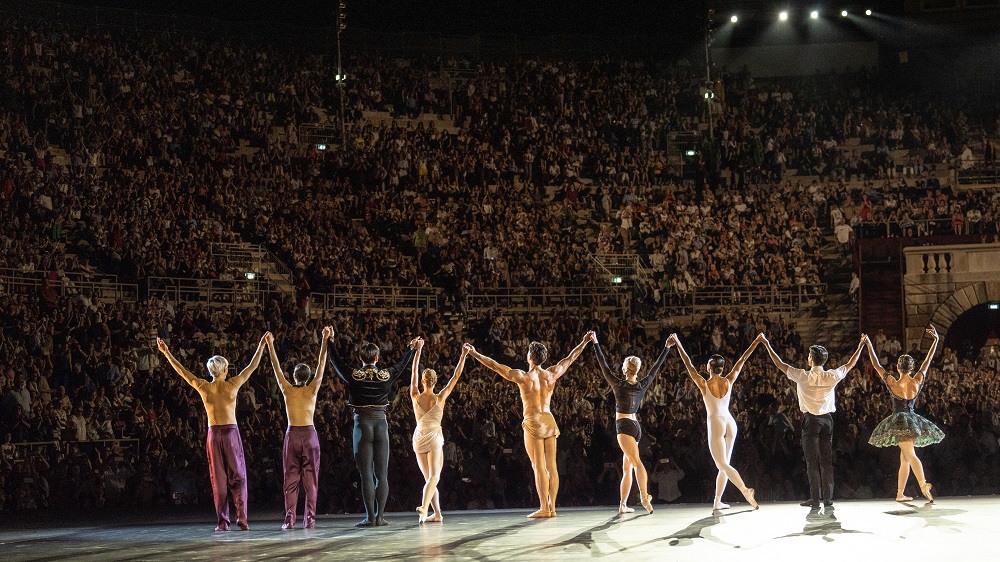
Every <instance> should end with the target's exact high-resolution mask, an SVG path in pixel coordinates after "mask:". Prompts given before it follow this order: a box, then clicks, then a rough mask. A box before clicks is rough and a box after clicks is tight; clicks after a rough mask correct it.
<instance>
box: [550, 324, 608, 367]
mask: <svg viewBox="0 0 1000 562" xmlns="http://www.w3.org/2000/svg"><path fill="white" fill-rule="evenodd" d="M595 341H597V333H595V332H594V331H593V330H591V331H589V332H587V333H586V334H585V335H584V336H583V341H581V342H580V343H578V344H577V345H576V347H574V348H573V351H570V352H569V355H567V356H566V357H565V358H564V359H563V360H562V361H560V362H558V363H556V364H555V365H553V366H552V368H551V369H549V371H550V372H551V373H552V374H554V375H555V376H556V378H559V377H561V376H563V375H565V374H566V371H567V370H569V367H570V365H572V364H573V362H574V361H576V360H577V358H578V357H580V354H581V353H583V349H584V348H585V347H587V344H588V343H590V342H595Z"/></svg>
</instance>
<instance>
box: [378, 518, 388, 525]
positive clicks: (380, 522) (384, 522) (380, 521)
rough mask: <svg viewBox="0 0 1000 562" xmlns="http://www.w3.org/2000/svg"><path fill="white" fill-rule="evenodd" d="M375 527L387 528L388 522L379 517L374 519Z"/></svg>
mask: <svg viewBox="0 0 1000 562" xmlns="http://www.w3.org/2000/svg"><path fill="white" fill-rule="evenodd" d="M375 526H376V527H388V526H389V522H388V521H386V520H385V519H382V518H381V517H376V518H375Z"/></svg>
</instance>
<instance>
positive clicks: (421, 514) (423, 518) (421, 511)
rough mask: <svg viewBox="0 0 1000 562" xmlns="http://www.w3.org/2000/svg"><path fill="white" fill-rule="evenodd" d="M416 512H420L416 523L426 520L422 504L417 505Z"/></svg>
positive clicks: (425, 510) (425, 512)
mask: <svg viewBox="0 0 1000 562" xmlns="http://www.w3.org/2000/svg"><path fill="white" fill-rule="evenodd" d="M417 513H419V514H420V517H418V518H417V523H423V522H424V521H427V509H426V508H425V507H424V506H420V507H418V508H417Z"/></svg>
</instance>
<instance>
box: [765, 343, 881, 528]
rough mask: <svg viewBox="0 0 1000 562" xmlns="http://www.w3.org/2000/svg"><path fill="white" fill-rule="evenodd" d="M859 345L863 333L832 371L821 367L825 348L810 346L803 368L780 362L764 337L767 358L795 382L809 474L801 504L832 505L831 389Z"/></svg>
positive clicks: (852, 361) (844, 373)
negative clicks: (847, 355)
mask: <svg viewBox="0 0 1000 562" xmlns="http://www.w3.org/2000/svg"><path fill="white" fill-rule="evenodd" d="M863 344H864V336H862V337H861V340H860V341H859V342H858V349H857V350H855V351H854V355H852V356H851V358H850V359H848V361H847V364H846V365H841V366H840V367H838V368H836V369H833V370H832V371H830V370H826V369H824V368H823V365H824V364H826V360H827V357H828V356H829V354H828V353H827V351H826V348H824V347H823V346H821V345H814V346H812V347H810V348H809V370H808V371H806V370H804V369H799V368H796V367H792V366H791V365H789V364H788V363H785V362H784V361H782V360H781V358H780V357H778V354H777V353H775V351H774V348H772V347H771V342H770V341H768V339H767V337H766V336H764V345H765V346H766V347H767V353H768V355H770V356H771V361H773V362H774V365H775V366H776V367H778V369H779V370H780V371H781V372H782V373H785V376H787V377H788V378H789V379H791V380H792V381H794V382H795V385H796V395H797V396H798V399H799V409H800V410H801V411H802V452H803V453H804V454H805V457H806V472H807V473H808V475H809V499H808V500H806V501H804V502H802V504H801V505H803V506H808V507H813V508H818V507H819V502H820V501H821V500H822V501H823V505H825V506H827V507H829V506H831V505H833V412H835V411H837V402H836V396H835V394H834V388H836V386H837V384H838V383H839V382H840V381H842V380H844V377H846V376H847V373H848V371H850V370H851V369H853V368H854V365H855V364H856V363H857V362H858V357H860V356H861V349H862V347H863V346H864V345H863Z"/></svg>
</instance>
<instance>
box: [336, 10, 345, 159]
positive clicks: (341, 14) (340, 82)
mask: <svg viewBox="0 0 1000 562" xmlns="http://www.w3.org/2000/svg"><path fill="white" fill-rule="evenodd" d="M346 19H347V3H346V2H338V3H337V76H336V78H337V90H339V91H340V149H341V150H344V149H345V148H347V124H346V122H345V119H344V82H345V80H346V79H347V75H346V74H345V73H344V68H343V56H341V47H340V34H341V33H342V32H343V31H344V30H345V29H347V24H346V23H345V22H344V20H346Z"/></svg>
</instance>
